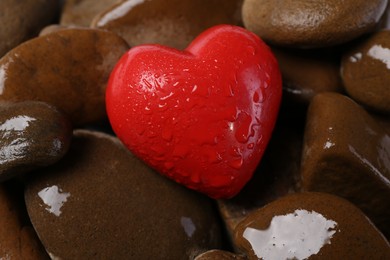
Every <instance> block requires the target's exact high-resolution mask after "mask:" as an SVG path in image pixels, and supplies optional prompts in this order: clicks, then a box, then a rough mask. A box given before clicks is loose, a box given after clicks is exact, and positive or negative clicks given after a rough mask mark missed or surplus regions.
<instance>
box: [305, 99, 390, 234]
mask: <svg viewBox="0 0 390 260" xmlns="http://www.w3.org/2000/svg"><path fill="white" fill-rule="evenodd" d="M389 155H390V136H389V134H388V132H387V131H386V130H385V129H384V128H383V127H381V125H379V124H378V123H377V122H376V121H375V120H374V119H373V118H372V117H371V116H370V115H369V114H368V113H367V112H366V111H365V110H364V109H363V108H362V107H361V106H359V105H358V104H356V103H355V102H354V101H353V100H351V99H350V98H348V97H346V96H342V95H340V94H335V93H326V94H319V95H317V96H316V97H314V99H313V101H312V103H311V104H310V106H309V111H308V115H307V121H306V129H305V137H304V150H303V154H302V185H303V188H304V189H305V190H308V191H319V192H327V193H332V194H335V195H338V196H340V197H343V198H346V199H348V200H349V201H351V202H352V203H354V204H355V205H356V206H358V207H359V208H360V209H361V210H362V211H363V212H365V214H366V215H367V216H368V217H370V219H371V220H372V221H373V222H374V223H375V224H376V225H377V227H378V228H379V229H380V230H381V231H382V233H384V234H385V235H386V236H387V237H389V236H390V200H389V198H390V156H389Z"/></svg>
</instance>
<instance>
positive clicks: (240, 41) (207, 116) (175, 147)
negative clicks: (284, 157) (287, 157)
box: [106, 25, 282, 198]
mask: <svg viewBox="0 0 390 260" xmlns="http://www.w3.org/2000/svg"><path fill="white" fill-rule="evenodd" d="M281 84H282V83H281V76H280V71H279V68H278V65H277V62H276V60H275V58H274V56H273V55H272V53H271V52H270V49H269V48H268V47H267V46H266V45H265V44H264V43H263V42H262V41H261V40H260V39H259V38H258V37H257V36H256V35H255V34H253V33H251V32H249V31H247V30H245V29H243V28H241V27H236V26H230V25H220V26H216V27H213V28H210V29H208V30H207V31H205V32H203V33H202V34H201V35H200V36H198V37H197V38H196V39H195V40H194V41H193V42H192V43H191V44H190V46H189V47H188V48H187V49H185V50H184V51H179V50H175V49H172V48H168V47H164V46H159V45H140V46H137V47H134V48H132V49H131V50H129V51H128V52H127V53H126V54H125V55H124V56H123V57H122V58H121V60H120V61H119V62H118V64H117V65H116V67H115V68H114V70H113V72H112V74H111V77H110V81H109V84H108V88H107V93H106V102H107V113H108V116H109V119H110V122H111V125H112V127H113V129H114V131H115V133H116V134H117V136H118V137H119V138H120V139H121V140H122V142H123V143H124V144H125V145H126V146H127V147H128V148H129V149H130V150H131V151H132V152H133V153H134V154H135V155H136V156H138V157H139V158H141V159H142V160H143V161H145V162H146V163H147V164H148V165H150V166H151V167H152V168H154V169H156V170H157V171H158V172H160V173H161V174H163V175H166V176H168V177H169V178H172V179H174V180H175V181H177V182H179V183H182V184H183V185H185V186H187V187H189V188H191V189H195V190H198V191H200V192H203V193H205V194H207V195H208V196H210V197H212V198H230V197H232V196H234V195H236V194H237V193H238V192H239V191H240V190H241V189H242V187H243V186H244V185H245V184H246V183H247V182H248V181H249V179H250V178H251V177H252V175H253V172H254V170H255V168H256V166H257V165H258V163H259V161H260V159H261V157H262V155H263V153H264V150H265V148H266V145H267V143H268V141H269V139H270V136H271V132H272V129H273V127H274V124H275V121H276V117H277V113H278V109H279V104H280V99H281V93H282V90H281V89H282V88H281Z"/></svg>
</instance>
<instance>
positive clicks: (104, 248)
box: [25, 130, 221, 259]
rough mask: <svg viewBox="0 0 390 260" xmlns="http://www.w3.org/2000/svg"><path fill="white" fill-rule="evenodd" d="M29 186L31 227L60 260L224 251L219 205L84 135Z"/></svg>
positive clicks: (112, 141)
mask: <svg viewBox="0 0 390 260" xmlns="http://www.w3.org/2000/svg"><path fill="white" fill-rule="evenodd" d="M40 173H41V175H39V176H36V177H34V178H33V179H31V180H30V181H28V183H27V189H26V192H25V199H26V205H27V210H28V213H29V216H30V218H31V222H32V223H33V226H34V228H35V230H36V231H37V233H38V235H39V237H40V238H41V241H42V243H43V245H44V246H45V248H46V250H47V251H48V252H49V253H50V255H51V256H52V257H58V258H59V259H192V258H193V257H195V256H196V255H199V254H200V253H202V252H204V251H207V250H210V249H214V248H219V247H220V246H221V237H220V225H219V222H218V218H217V216H216V215H215V213H216V212H215V208H214V205H213V203H212V201H211V200H210V199H209V198H207V197H206V196H204V195H201V194H198V193H196V192H193V191H190V190H188V189H186V188H184V187H182V186H180V185H178V184H176V183H174V182H172V181H170V180H168V179H167V178H164V177H163V176H161V175H159V174H158V173H156V172H154V171H153V170H151V169H150V168H148V167H147V166H145V165H144V164H143V163H141V161H139V160H138V159H136V158H135V157H134V156H133V155H132V154H131V153H130V152H129V151H128V150H127V149H126V148H125V147H124V146H123V144H122V143H120V141H119V140H118V139H117V138H115V137H111V136H108V135H106V134H103V133H99V132H93V131H86V130H78V131H76V132H75V135H74V137H73V141H72V146H71V148H70V151H69V153H68V154H67V155H66V156H65V157H64V159H63V160H61V161H60V162H59V163H57V164H56V165H53V166H52V167H48V168H46V169H45V170H44V171H40Z"/></svg>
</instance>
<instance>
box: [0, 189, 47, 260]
mask: <svg viewBox="0 0 390 260" xmlns="http://www.w3.org/2000/svg"><path fill="white" fill-rule="evenodd" d="M18 186H19V185H15V184H14V183H12V184H11V183H1V184H0V227H1V228H0V259H5V260H7V259H29V260H44V259H50V258H49V256H48V255H47V254H46V252H45V250H44V248H43V246H42V244H41V243H40V241H39V239H38V237H37V235H36V234H35V232H34V229H33V228H32V226H31V225H29V224H27V223H26V221H25V219H26V215H27V212H26V209H25V208H24V203H23V198H22V200H21V201H20V196H19V192H20V195H22V194H23V191H22V190H20V188H19V187H18Z"/></svg>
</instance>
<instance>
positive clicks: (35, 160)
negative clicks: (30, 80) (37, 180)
mask: <svg viewBox="0 0 390 260" xmlns="http://www.w3.org/2000/svg"><path fill="white" fill-rule="evenodd" d="M71 137H72V127H71V124H70V122H69V120H68V118H67V117H65V116H64V115H63V114H62V113H60V112H59V111H58V110H57V109H55V108H54V107H53V106H50V105H48V104H46V103H43V102H36V101H25V102H19V103H8V102H0V181H4V180H6V179H10V178H12V177H15V176H17V175H20V174H23V173H27V172H30V171H31V170H33V169H36V168H38V167H43V166H47V165H51V164H54V163H56V162H57V161H59V160H60V159H61V158H62V157H63V156H64V155H65V153H66V152H67V151H68V148H69V144H70V141H71Z"/></svg>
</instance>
